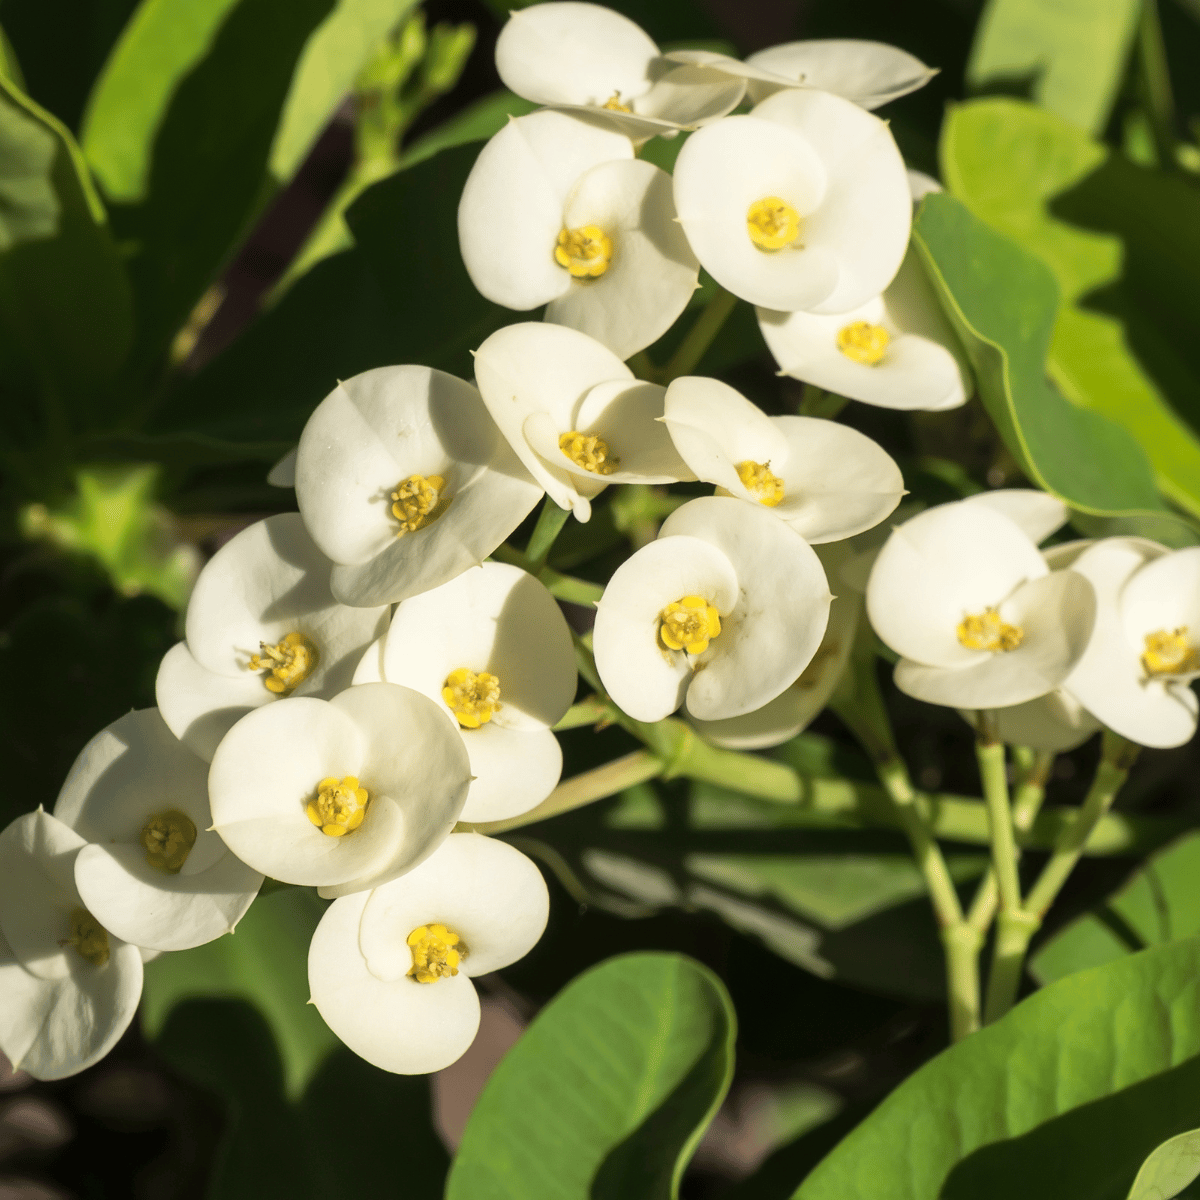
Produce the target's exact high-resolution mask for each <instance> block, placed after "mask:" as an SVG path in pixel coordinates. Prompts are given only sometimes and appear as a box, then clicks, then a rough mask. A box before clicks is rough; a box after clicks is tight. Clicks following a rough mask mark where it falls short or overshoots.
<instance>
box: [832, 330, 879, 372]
mask: <svg viewBox="0 0 1200 1200" xmlns="http://www.w3.org/2000/svg"><path fill="white" fill-rule="evenodd" d="M890 340H891V339H890V338H889V337H888V331H887V330H886V329H884V327H883V326H882V325H872V324H871V322H870V321H855V322H854V323H853V324H851V325H843V326H842V327H841V329H839V330H838V333H837V344H838V349H839V350H840V351H841V352H842V353H843V354H844V355H845V356H846V357H847V358H848V359H850V361H851V362H856V363H862V364H863V366H866V367H873V366H875V365H876V364H877V363H879V362H881V361H882V359H883V355H884V351H885V350H887V348H888V342H889V341H890Z"/></svg>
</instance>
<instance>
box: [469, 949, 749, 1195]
mask: <svg viewBox="0 0 1200 1200" xmlns="http://www.w3.org/2000/svg"><path fill="white" fill-rule="evenodd" d="M734 1032H735V1015H734V1011H733V1006H732V1004H731V1003H730V1001H729V997H728V995H727V993H726V991H725V988H724V987H723V986H722V984H721V982H720V981H719V980H718V979H717V977H716V976H715V975H713V974H712V972H711V971H709V970H708V969H707V968H705V967H702V966H700V964H699V963H696V962H693V961H692V960H691V959H689V958H684V957H683V956H682V955H677V954H626V955H622V956H620V957H618V958H613V959H609V960H608V961H607V962H605V963H601V964H600V966H598V967H594V968H593V969H592V970H590V971H588V972H586V973H585V974H584V975H581V976H580V977H579V978H578V979H575V980H574V981H573V982H572V983H570V984H569V985H568V986H567V987H566V988H565V989H564V990H563V991H562V992H561V993H560V994H559V995H558V996H556V997H555V999H554V1000H552V1001H551V1002H550V1004H548V1005H547V1006H546V1008H545V1009H543V1010H542V1012H541V1013H540V1014H539V1015H538V1016H537V1018H536V1019H535V1020H534V1022H533V1024H532V1025H530V1027H529V1028H528V1029H527V1030H526V1032H525V1034H524V1035H523V1036H522V1038H521V1040H520V1041H519V1042H518V1043H517V1044H516V1045H515V1046H514V1047H513V1048H512V1049H511V1050H510V1051H509V1052H508V1054H507V1055H506V1056H505V1057H504V1059H503V1060H502V1061H501V1063H500V1065H499V1066H498V1067H497V1068H496V1070H495V1072H494V1074H493V1075H492V1077H491V1079H489V1080H488V1083H487V1086H486V1087H485V1088H484V1090H483V1093H482V1094H481V1095H480V1097H479V1100H478V1101H477V1102H476V1105H475V1109H474V1111H473V1112H472V1113H471V1119H470V1121H469V1122H468V1123H467V1128H466V1131H465V1133H464V1134H463V1140H462V1144H461V1145H460V1147H459V1151H458V1156H457V1157H456V1159H455V1161H454V1165H453V1167H452V1168H451V1171H450V1179H449V1181H448V1184H447V1189H446V1196H447V1200H502V1198H509V1197H511V1198H512V1200H540V1198H543V1197H544V1198H545V1200H561V1197H564V1196H570V1197H576V1196H579V1197H583V1196H590V1197H593V1198H594V1200H618V1198H619V1197H620V1198H627V1197H633V1196H637V1197H638V1198H639V1200H642V1198H644V1200H673V1198H674V1197H676V1196H677V1195H678V1194H679V1181H680V1178H681V1176H682V1174H683V1170H684V1167H685V1166H686V1165H687V1162H688V1160H689V1159H690V1158H691V1156H692V1154H693V1153H694V1151H695V1149H696V1145H697V1143H698V1142H699V1140H700V1137H701V1135H702V1134H703V1132H704V1129H705V1127H706V1126H707V1125H708V1123H709V1121H711V1120H712V1118H713V1116H714V1115H715V1113H716V1111H717V1108H718V1106H719V1105H720V1103H721V1100H722V1099H723V1098H724V1096H725V1093H726V1091H727V1090H728V1087H729V1081H730V1078H731V1077H732V1074H733V1042H734Z"/></svg>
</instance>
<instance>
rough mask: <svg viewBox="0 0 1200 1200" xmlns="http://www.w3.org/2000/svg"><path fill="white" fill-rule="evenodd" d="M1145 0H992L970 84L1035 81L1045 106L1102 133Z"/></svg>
mask: <svg viewBox="0 0 1200 1200" xmlns="http://www.w3.org/2000/svg"><path fill="white" fill-rule="evenodd" d="M1140 7H1141V5H1140V4H1139V3H1138V0H1050V2H1047V0H989V2H988V4H987V6H986V7H985V8H984V10H983V15H982V16H981V17H980V19H979V25H978V27H977V29H976V33H975V43H974V45H973V46H972V48H971V59H970V62H969V63H968V65H967V84H968V86H969V87H971V88H973V89H975V90H976V91H979V90H985V91H986V90H989V89H999V88H1004V87H1011V86H1014V85H1016V86H1019V85H1021V84H1025V83H1028V84H1029V85H1030V94H1031V96H1032V98H1033V99H1035V100H1036V101H1037V102H1038V103H1039V104H1041V105H1044V106H1045V107H1046V108H1048V109H1049V110H1050V111H1051V112H1054V113H1057V114H1058V115H1059V116H1060V117H1063V118H1064V119H1065V120H1068V121H1072V122H1074V123H1075V124H1076V125H1078V126H1080V127H1081V128H1083V129H1086V130H1088V131H1089V132H1091V133H1099V132H1100V131H1101V130H1103V128H1104V126H1105V125H1106V124H1107V122H1108V115H1109V113H1110V112H1111V110H1112V106H1113V102H1114V101H1115V100H1116V98H1117V91H1118V89H1119V88H1120V86H1121V80H1122V78H1123V76H1124V74H1125V63H1126V60H1127V59H1128V56H1129V47H1130V43H1131V42H1132V40H1133V34H1134V30H1135V29H1136V28H1137V18H1138V11H1139V9H1140Z"/></svg>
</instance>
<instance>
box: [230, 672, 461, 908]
mask: <svg viewBox="0 0 1200 1200" xmlns="http://www.w3.org/2000/svg"><path fill="white" fill-rule="evenodd" d="M470 774H471V773H470V766H469V763H468V761H467V752H466V750H464V749H463V744H462V739H461V738H460V737H459V736H458V734H456V733H455V732H454V728H453V726H452V725H451V724H450V723H449V722H448V721H447V720H446V716H445V714H444V713H443V712H442V710H441V709H440V708H439V707H438V706H437V705H436V704H434V703H433V701H432V700H429V699H428V698H426V697H425V696H422V695H419V694H418V693H417V692H414V691H411V690H410V689H409V688H404V687H399V686H397V685H396V684H393V683H370V684H363V685H361V686H358V687H352V688H349V689H348V690H346V691H344V692H342V693H341V694H340V695H338V696H335V697H334V698H333V699H332V700H316V699H313V698H311V697H307V696H301V697H296V698H293V699H288V700H281V701H280V702H279V703H278V704H272V705H270V706H269V707H267V708H259V709H256V710H255V711H254V712H252V713H250V714H249V715H248V716H245V717H243V718H242V719H241V720H240V721H239V722H238V723H237V724H236V725H235V726H234V727H233V728H232V729H231V730H230V731H229V733H228V734H227V735H226V736H225V739H224V740H223V741H222V742H221V744H220V745H219V746H218V747H217V752H216V754H215V755H214V756H213V761H212V769H211V771H210V772H209V777H208V789H209V798H210V801H211V803H212V814H213V827H214V828H215V829H216V831H217V832H218V833H219V834H220V835H221V837H222V838H224V839H225V842H226V844H227V845H228V846H229V848H230V849H231V850H232V851H233V852H234V854H236V855H237V856H238V857H239V858H240V859H242V861H243V862H246V863H249V864H250V865H251V866H252V867H254V868H255V870H258V871H262V872H263V874H264V875H270V876H271V877H272V878H274V879H280V880H282V881H283V882H285V883H298V884H305V885H309V886H312V885H316V886H317V887H319V888H320V889H321V894H322V895H326V896H332V895H344V894H346V893H348V892H356V891H361V890H363V889H365V888H371V887H375V886H376V885H378V884H380V883H383V882H385V881H387V880H388V879H394V878H395V877H396V876H397V875H400V874H402V873H403V872H405V871H408V870H411V869H412V868H413V867H414V866H416V864H417V863H419V862H421V861H422V860H423V859H424V858H426V857H427V856H428V855H429V854H431V853H432V852H433V850H434V849H435V848H436V847H437V845H438V844H439V843H440V842H441V841H442V839H443V838H444V837H445V836H446V835H447V834H448V833H449V832H450V830H451V829H452V828H453V827H454V823H455V822H456V821H457V820H458V815H459V813H460V812H462V806H463V801H464V800H465V799H466V796H467V785H468V783H469V781H470Z"/></svg>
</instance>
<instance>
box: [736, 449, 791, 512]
mask: <svg viewBox="0 0 1200 1200" xmlns="http://www.w3.org/2000/svg"><path fill="white" fill-rule="evenodd" d="M737 473H738V478H739V479H740V480H741V481H742V486H743V487H745V489H746V491H748V492H749V493H750V494H751V495H752V496H753V497H754V498H755V500H757V501H758V502H759V504H765V505H766V506H767V507H768V508H774V507H775V505H777V504H778V503H779V502H780V501H781V500H782V499H783V480H782V479H780V478H779V476H778V475H772V474H771V464H770V463H756V462H753V461H751V460H750V459H747V460H746V461H745V462H740V463H738V465H737Z"/></svg>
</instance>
